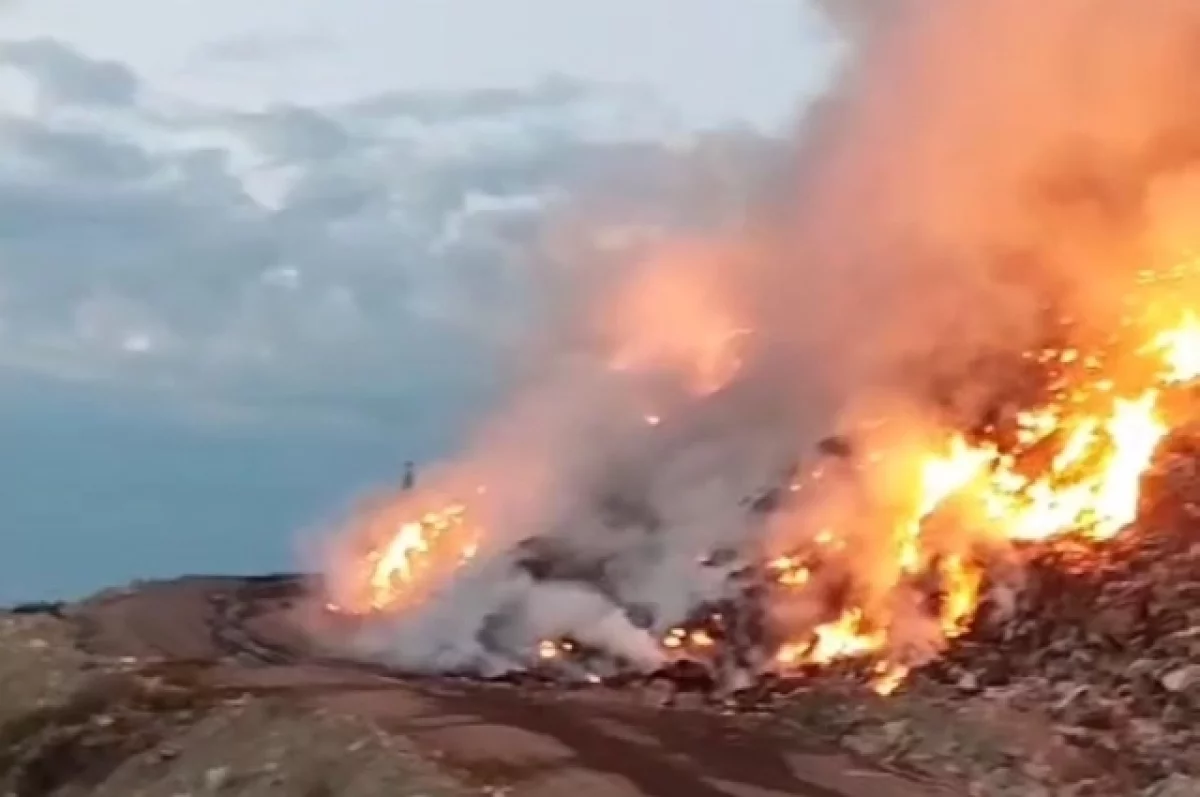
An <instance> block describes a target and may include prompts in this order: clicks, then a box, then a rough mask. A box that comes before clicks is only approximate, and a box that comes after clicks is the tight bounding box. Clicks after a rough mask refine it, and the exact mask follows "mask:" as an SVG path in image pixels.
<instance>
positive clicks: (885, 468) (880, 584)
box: [325, 0, 1200, 670]
mask: <svg viewBox="0 0 1200 797" xmlns="http://www.w3.org/2000/svg"><path fill="white" fill-rule="evenodd" d="M820 5H821V6H822V8H823V9H824V10H826V11H827V13H828V14H829V15H830V17H831V20H832V21H833V22H834V23H835V24H836V26H837V28H838V30H839V31H841V32H842V35H844V36H845V37H846V39H847V42H848V44H849V48H850V57H849V59H848V60H847V62H846V64H845V65H844V67H843V69H842V71H841V73H840V74H839V75H838V76H837V80H836V82H835V84H834V85H833V86H832V87H831V89H830V90H829V92H828V93H827V95H826V96H825V97H823V98H822V99H821V100H820V101H819V102H818V103H817V104H816V105H815V106H813V107H812V108H810V109H809V111H808V112H807V113H806V114H805V116H804V118H803V119H801V120H800V122H799V123H798V127H797V131H796V134H795V138H794V141H792V142H791V146H790V147H789V156H788V157H787V158H786V159H781V162H780V163H778V164H777V165H778V168H777V169H776V170H775V174H776V176H777V177H778V175H781V174H783V175H786V180H785V181H784V182H785V183H786V185H785V186H784V188H783V189H782V190H781V189H780V186H779V185H778V184H775V185H770V186H764V187H763V188H764V190H763V192H762V200H761V202H759V203H758V204H757V205H755V206H754V207H753V208H752V211H751V212H750V213H749V214H748V216H749V218H748V219H746V218H743V219H742V220H741V223H740V224H738V225H736V226H731V227H730V228H727V229H723V230H720V231H718V232H714V233H713V234H711V235H709V236H702V235H691V236H688V237H687V238H686V239H683V240H673V241H671V242H669V243H668V244H665V245H662V246H659V247H655V248H653V249H652V250H651V251H650V252H648V253H647V254H646V256H645V257H641V258H638V259H637V260H636V261H635V262H631V263H627V264H625V266H624V267H623V268H621V269H617V270H615V271H613V272H612V275H611V276H609V277H606V278H597V277H596V276H595V274H594V273H588V274H587V275H586V277H585V278H584V281H585V282H586V284H587V286H588V287H587V291H586V302H583V303H581V304H573V305H572V308H573V311H572V313H571V314H570V317H569V318H568V319H566V322H565V323H564V324H556V325H554V326H553V327H551V328H549V329H548V330H547V331H546V335H545V339H543V340H542V341H540V343H539V345H538V347H537V349H536V351H537V367H536V368H531V369H529V370H530V373H531V374H534V375H535V376H536V379H533V380H532V381H531V384H529V385H527V386H526V387H524V388H523V389H522V390H520V391H518V392H517V394H516V395H515V396H514V398H513V400H512V401H511V402H510V403H509V404H508V405H507V406H506V407H504V408H503V409H502V410H501V411H499V412H497V413H496V414H495V416H494V417H493V418H492V419H491V420H490V421H489V422H488V423H487V424H486V425H485V428H484V429H483V430H482V431H481V433H480V434H479V435H478V436H477V437H476V439H475V442H474V444H473V445H471V446H470V447H469V448H468V450H466V451H465V452H463V453H462V455H461V456H459V457H457V458H455V459H454V460H453V461H452V462H451V463H449V464H448V465H446V466H445V467H444V468H442V469H441V470H440V471H439V472H436V473H434V474H431V475H430V476H429V477H428V478H427V480H426V482H425V483H423V484H422V485H421V486H420V489H419V490H417V491H416V492H415V493H414V494H411V495H403V496H398V497H396V498H394V499H392V500H390V501H387V502H385V503H384V504H383V505H381V506H380V507H375V508H374V509H372V510H370V511H368V512H367V515H368V517H369V518H373V520H370V521H368V522H364V521H362V519H356V521H355V522H353V523H351V524H350V526H351V529H350V531H349V532H348V533H346V534H344V535H342V536H340V537H338V538H337V540H336V543H335V545H334V547H333V549H332V550H331V551H328V552H326V554H325V556H326V560H327V562H328V563H329V566H328V568H327V572H328V574H329V580H330V584H331V587H330V589H331V594H332V595H333V596H334V598H335V599H338V598H339V597H346V596H347V595H348V594H349V592H350V591H352V589H353V587H354V584H355V583H357V582H358V581H360V580H361V567H357V566H356V565H354V564H353V563H352V562H351V560H353V559H354V556H356V555H357V554H356V553H355V552H357V551H359V550H360V548H358V547H356V546H358V545H360V543H361V542H362V538H363V537H364V536H365V537H375V538H378V537H379V536H380V535H383V536H386V535H387V534H388V533H391V532H394V530H395V527H396V525H397V523H398V522H400V520H401V519H403V518H405V517H418V516H420V515H421V514H422V513H423V512H426V511H429V510H430V509H431V508H436V507H437V506H439V505H442V504H444V503H446V502H451V501H461V502H463V503H464V504H466V505H467V506H468V509H467V517H468V518H469V521H468V525H469V526H470V527H471V528H472V529H474V530H476V531H477V533H478V544H479V546H480V547H479V552H478V554H477V557H476V558H475V559H474V560H472V563H471V564H470V565H469V566H466V567H457V566H455V567H434V568H433V569H432V570H430V572H429V574H427V575H426V576H425V577H424V578H423V579H422V583H421V584H420V585H419V586H417V587H415V588H414V589H413V590H410V591H409V592H408V593H406V594H407V595H408V598H407V599H406V602H405V603H404V605H403V606H402V607H401V608H400V609H398V610H397V611H396V612H395V613H394V616H393V617H392V618H391V619H390V620H388V621H387V622H386V623H382V624H378V625H376V626H375V627H373V629H372V631H371V633H370V634H369V635H367V636H365V637H364V638H363V640H364V641H363V642H362V644H363V645H365V646H366V647H365V648H363V649H362V650H361V651H360V652H366V653H368V654H369V655H373V656H377V657H381V658H386V659H387V660H389V661H392V662H394V663H398V664H401V665H403V666H408V667H413V668H416V669H455V668H464V667H469V668H477V669H484V670H489V669H490V670H494V669H496V668H501V669H503V668H505V667H509V666H522V665H523V661H522V658H521V657H522V656H523V655H527V651H528V650H529V646H528V643H529V642H531V641H534V640H537V639H543V638H548V637H554V636H558V635H562V634H564V633H568V632H569V633H570V634H572V635H573V636H575V637H576V638H578V639H581V640H584V641H587V642H588V643H590V644H594V645H596V646H599V647H603V648H606V649H608V650H610V651H612V652H613V653H615V654H616V655H619V656H621V657H623V658H625V659H627V660H629V661H632V662H634V663H636V664H639V665H641V666H653V665H654V664H656V663H657V662H659V661H660V654H659V653H658V652H657V648H656V647H655V646H654V642H653V640H654V639H655V638H657V635H659V634H661V632H662V631H664V630H665V629H667V628H669V627H671V626H672V625H673V624H675V623H678V622H680V621H681V620H682V619H683V618H684V617H685V616H686V615H687V614H688V612H689V611H691V610H692V609H693V608H694V607H695V606H696V605H697V604H698V603H700V602H703V601H706V600H713V599H716V598H718V597H720V596H721V595H722V594H723V593H724V591H725V590H727V589H729V587H728V580H727V579H726V578H725V576H726V575H727V574H728V573H729V572H730V571H732V570H733V569H736V567H737V566H738V564H739V563H740V562H741V561H742V560H743V558H744V557H752V556H755V555H757V554H759V553H761V552H762V551H763V550H764V549H765V550H767V551H772V550H774V549H777V548H778V549H785V548H787V547H788V546H790V545H793V544H795V543H796V542H797V541H799V540H809V541H811V540H812V539H814V537H815V536H816V535H818V534H819V533H820V530H821V529H823V528H827V527H828V526H830V525H831V524H836V525H837V526H838V527H839V528H843V529H848V530H849V532H848V534H849V536H848V537H847V539H846V540H845V541H844V543H843V544H844V545H845V551H844V552H843V553H841V554H840V555H835V554H834V553H832V552H831V553H830V556H831V557H833V558H834V559H835V561H834V563H833V565H831V566H830V567H828V568H826V570H825V571H824V573H825V575H823V576H822V578H825V579H827V580H828V582H829V583H828V585H827V586H828V590H827V591H826V592H830V591H837V590H839V589H844V588H845V584H846V583H849V584H850V585H851V588H852V589H854V590H857V591H859V592H860V593H861V596H862V598H863V600H864V601H865V602H866V604H867V605H868V606H870V607H872V609H873V610H878V612H879V613H880V614H882V615H884V616H887V617H888V618H889V621H890V622H891V624H892V626H893V628H894V629H899V636H900V638H901V639H902V643H903V644H905V645H910V646H912V647H913V649H915V650H920V651H928V650H929V649H930V648H931V647H932V646H935V645H936V637H937V634H938V631H937V629H936V628H935V627H933V626H934V624H931V623H930V622H929V621H928V619H927V618H926V617H925V616H924V615H923V614H922V612H921V610H920V606H919V603H920V601H919V599H918V596H917V594H916V593H915V592H911V591H907V590H906V588H905V587H903V586H901V585H900V583H899V578H898V574H897V573H896V572H895V565H894V563H893V562H892V561H891V559H890V558H889V557H887V556H883V555H881V554H882V552H883V551H884V550H885V549H887V550H890V548H889V546H890V543H889V542H888V540H887V537H886V535H888V534H890V533H891V522H890V520H889V513H894V511H895V507H896V505H897V503H902V502H903V501H904V500H905V496H907V495H911V492H912V491H911V490H909V489H908V487H909V486H910V485H911V482H912V480H913V478H914V474H912V473H911V472H908V471H906V467H907V463H911V461H912V459H911V458H906V457H905V456H903V452H905V451H910V450H911V451H917V450H920V449H921V447H922V445H923V444H924V442H925V441H927V439H928V438H929V436H930V435H932V434H934V433H936V432H937V431H938V430H939V429H941V428H944V427H945V425H947V424H956V423H959V422H960V421H961V419H963V418H971V417H972V416H973V415H975V414H977V413H978V412H979V411H980V409H981V407H982V406H983V404H984V403H986V402H987V401H990V400H992V399H993V398H994V395H993V394H992V388H993V387H994V386H993V385H991V384H990V383H989V382H988V380H987V378H986V372H985V371H983V370H981V369H983V367H984V366H983V364H984V363H987V362H990V361H991V360H992V359H994V358H1000V359H1003V358H1004V357H1006V356H1010V355H1013V354H1015V353H1019V352H1020V351H1022V350H1023V349H1024V348H1025V347H1027V346H1028V345H1031V344H1032V343H1034V342H1036V341H1037V340H1038V339H1039V336H1041V335H1043V334H1044V333H1045V327H1044V321H1045V318H1046V313H1047V312H1048V310H1051V309H1053V311H1054V312H1055V313H1057V314H1063V313H1065V314H1067V315H1069V316H1071V317H1072V318H1074V319H1075V320H1076V321H1077V322H1078V323H1079V324H1080V325H1081V327H1082V329H1083V330H1084V332H1083V334H1088V332H1087V330H1095V331H1096V334H1100V332H1101V331H1103V330H1107V329H1111V328H1113V325H1114V324H1115V323H1116V322H1117V319H1118V317H1119V316H1120V314H1121V309H1122V301H1123V299H1124V296H1125V293H1126V291H1127V289H1128V287H1129V286H1130V285H1131V284H1132V281H1133V280H1134V279H1135V278H1136V274H1137V272H1138V271H1139V270H1141V269H1145V268H1153V267H1160V266H1162V265H1164V264H1167V263H1171V262H1175V261H1177V260H1178V259H1179V258H1180V257H1181V256H1186V255H1189V254H1190V253H1191V252H1195V251H1200V249H1198V248H1197V247H1198V246H1200V225H1198V224H1196V223H1195V222H1194V219H1195V214H1194V211H1195V210H1197V209H1200V171H1197V165H1198V164H1200V102H1197V100H1200V97H1198V96H1197V93H1200V81H1196V80H1195V79H1194V77H1193V76H1194V75H1195V74H1197V72H1196V71H1195V67H1196V66H1198V65H1200V63H1197V62H1198V61H1200V48H1197V47H1196V46H1195V45H1196V44H1198V43H1200V6H1197V5H1196V4H1195V3H1194V0H1156V2H1154V3H1144V2H1140V0H1057V1H1056V2H1053V3H1046V2H1044V1H1038V0H956V1H955V2H945V1H944V0H891V1H887V0H879V1H878V2H869V0H858V2H849V0H842V1H841V2H839V1H837V0H825V1H824V2H822V3H821V4H820ZM556 279H559V280H561V275H560V276H558V277H556ZM560 287H561V286H560ZM572 295H573V296H577V295H579V294H578V293H574V294H572ZM964 375H974V377H975V378H971V379H963V378H962V377H963V376H964ZM880 418H887V419H889V423H887V424H885V425H879V424H878V423H876V422H877V421H878V419H880ZM847 429H854V430H856V432H857V433H858V434H859V435H860V438H859V439H861V440H863V441H864V444H865V445H869V446H870V447H872V448H880V449H886V450H889V451H893V452H899V454H900V455H899V456H898V457H897V458H896V459H895V460H894V461H895V462H898V463H900V465H899V466H897V465H888V464H884V465H881V466H880V467H878V468H875V469H873V470H871V471H870V472H869V473H868V474H867V475H865V476H864V475H863V474H862V473H861V472H859V473H856V474H854V475H847V474H842V475H839V471H838V469H837V466H836V464H835V465H834V466H832V467H831V468H830V469H829V471H828V472H827V473H826V475H825V478H824V480H823V481H822V483H821V485H820V486H819V489H818V490H817V491H816V494H815V495H814V496H812V497H810V498H807V499H805V500H802V501H800V502H798V503H797V504H796V505H795V506H793V507H791V508H790V509H789V510H788V511H786V512H783V513H780V514H778V515H777V516H775V517H774V518H772V519H771V520H769V521H767V520H764V519H763V516H762V515H761V514H756V513H754V512H750V511H748V510H747V507H746V499H748V498H751V497H753V496H755V495H757V494H758V493H760V492H761V491H762V490H764V489H766V488H770V487H775V486H779V485H782V484H786V482H787V480H788V478H789V476H790V473H791V472H792V471H793V470H794V469H795V468H796V467H797V466H799V467H801V468H806V467H807V466H808V465H809V464H810V462H809V461H810V460H811V459H812V456H813V453H814V451H815V444H816V442H817V441H818V440H819V439H820V438H821V437H823V436H824V435H827V434H829V433H831V432H838V431H842V430H847ZM537 540H541V541H542V542H541V543H539V542H536V541H537ZM939 540H941V542H940V543H939V544H941V545H942V546H943V549H944V550H943V551H942V552H945V553H953V552H959V551H961V550H964V549H966V548H968V547H969V546H970V545H972V544H975V543H976V542H977V540H975V539H974V538H973V537H971V536H970V534H969V530H967V529H957V530H955V529H951V530H950V531H949V532H947V533H945V534H944V535H941V536H939ZM531 541H534V542H531ZM714 551H732V552H733V553H732V554H731V558H730V559H728V560H726V562H725V563H724V564H721V565H714V564H713V563H712V561H711V557H712V554H713V553H714ZM435 558H436V557H435ZM817 592H818V594H821V591H820V590H818V591H817ZM824 611H826V607H825V606H823V605H822V604H820V603H814V601H813V600H812V599H811V598H807V599H805V600H803V601H798V602H793V603H791V604H783V605H780V606H777V607H775V612H774V618H775V620H776V621H777V622H781V623H784V624H787V625H791V626H800V625H806V624H807V625H812V624H815V623H816V622H818V621H820V619H821V618H822V616H823V612H824ZM521 651H526V653H521Z"/></svg>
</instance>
